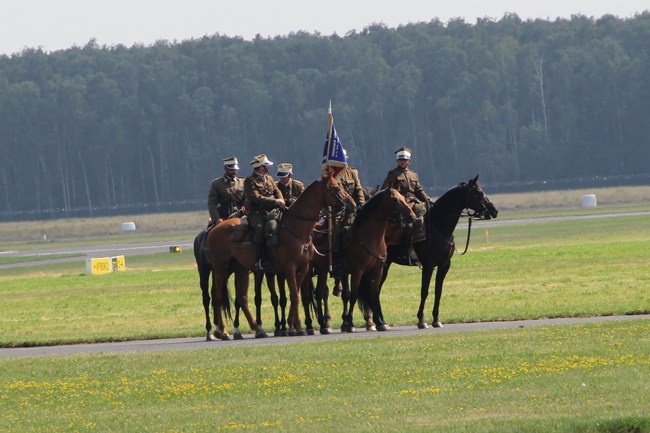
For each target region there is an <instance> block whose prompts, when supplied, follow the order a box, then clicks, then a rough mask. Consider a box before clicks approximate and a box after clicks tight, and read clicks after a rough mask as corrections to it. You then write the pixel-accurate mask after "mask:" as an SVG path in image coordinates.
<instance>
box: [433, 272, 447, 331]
mask: <svg viewBox="0 0 650 433" xmlns="http://www.w3.org/2000/svg"><path fill="white" fill-rule="evenodd" d="M450 266H451V260H449V261H448V262H447V263H446V264H444V265H442V266H438V271H437V272H436V292H435V294H436V296H435V299H434V300H433V322H432V323H431V325H432V326H433V327H434V328H442V323H441V322H440V320H439V319H438V313H439V312H440V299H441V298H442V283H443V282H444V281H445V276H447V272H449V268H450Z"/></svg>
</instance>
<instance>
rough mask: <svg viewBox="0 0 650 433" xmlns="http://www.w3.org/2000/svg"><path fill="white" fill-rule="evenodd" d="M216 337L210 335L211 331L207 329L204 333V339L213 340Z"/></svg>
mask: <svg viewBox="0 0 650 433" xmlns="http://www.w3.org/2000/svg"><path fill="white" fill-rule="evenodd" d="M216 339H217V337H215V336H214V335H212V332H210V331H208V333H207V334H205V341H215V340H216Z"/></svg>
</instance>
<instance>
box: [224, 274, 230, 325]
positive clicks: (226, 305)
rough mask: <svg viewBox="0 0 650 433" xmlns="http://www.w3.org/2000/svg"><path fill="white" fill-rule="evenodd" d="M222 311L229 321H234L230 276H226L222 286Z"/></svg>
mask: <svg viewBox="0 0 650 433" xmlns="http://www.w3.org/2000/svg"><path fill="white" fill-rule="evenodd" d="M221 299H223V302H222V303H221V311H222V312H223V313H224V314H225V315H226V320H228V321H229V322H230V321H232V307H231V304H230V290H229V288H228V277H227V276H226V281H224V282H223V285H222V286H221Z"/></svg>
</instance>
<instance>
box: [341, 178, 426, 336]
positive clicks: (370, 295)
mask: <svg viewBox="0 0 650 433" xmlns="http://www.w3.org/2000/svg"><path fill="white" fill-rule="evenodd" d="M414 218H415V214H414V213H413V210H412V209H411V208H410V207H409V205H408V203H407V202H406V200H405V199H404V196H402V195H401V194H400V193H399V192H398V191H397V190H395V189H393V188H387V189H383V190H381V191H379V192H377V193H376V194H375V195H373V196H372V198H370V199H369V200H368V201H367V202H366V203H365V204H364V205H363V206H361V207H360V208H359V209H358V211H357V215H356V218H355V221H354V224H353V225H352V229H351V231H350V235H349V237H350V239H349V240H348V242H346V244H345V248H344V250H345V253H344V257H345V260H344V273H345V274H346V276H345V277H344V278H343V280H342V282H343V293H344V299H343V301H344V304H343V306H344V308H343V314H342V319H343V324H342V325H341V331H342V332H354V331H355V328H354V321H353V312H354V306H355V303H356V302H357V299H358V300H359V303H360V306H362V307H363V309H364V316H365V318H366V329H368V330H374V329H376V330H378V331H387V330H388V329H390V327H389V326H388V324H386V322H385V321H384V318H383V313H382V310H381V301H380V289H381V282H382V281H383V278H382V277H383V274H384V265H385V263H386V260H387V255H388V254H387V245H386V240H385V236H386V230H387V228H388V225H389V222H391V221H395V220H402V219H404V220H406V221H413V219H414ZM347 274H349V275H350V282H349V289H348V287H346V286H347V285H348V279H347ZM348 293H349V308H346V304H347V302H345V301H346V298H347V295H348ZM370 312H372V321H371V320H370ZM373 321H374V323H372V322H373Z"/></svg>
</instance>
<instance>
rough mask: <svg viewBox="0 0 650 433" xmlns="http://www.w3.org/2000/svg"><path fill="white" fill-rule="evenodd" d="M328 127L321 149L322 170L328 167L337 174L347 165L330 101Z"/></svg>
mask: <svg viewBox="0 0 650 433" xmlns="http://www.w3.org/2000/svg"><path fill="white" fill-rule="evenodd" d="M328 117H329V127H328V128H327V137H325V147H324V149H323V165H322V170H323V171H325V170H327V169H328V168H329V169H331V170H332V172H333V174H334V176H336V175H337V174H339V172H340V171H341V170H343V169H344V168H346V167H347V166H348V163H347V158H346V157H345V152H344V151H343V145H342V144H341V139H340V138H339V135H338V134H337V133H336V126H334V116H333V115H332V101H330V106H329V110H328Z"/></svg>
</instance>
